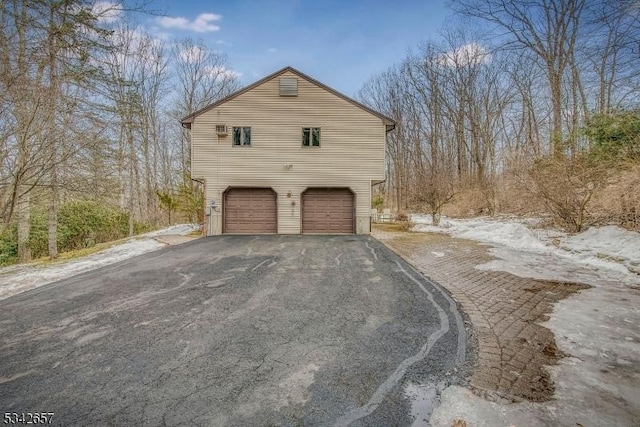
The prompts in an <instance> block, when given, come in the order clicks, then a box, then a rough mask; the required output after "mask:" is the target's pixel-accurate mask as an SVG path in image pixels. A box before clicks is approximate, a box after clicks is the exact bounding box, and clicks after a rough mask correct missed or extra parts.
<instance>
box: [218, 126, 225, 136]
mask: <svg viewBox="0 0 640 427" xmlns="http://www.w3.org/2000/svg"><path fill="white" fill-rule="evenodd" d="M216 133H217V134H218V135H227V125H216Z"/></svg>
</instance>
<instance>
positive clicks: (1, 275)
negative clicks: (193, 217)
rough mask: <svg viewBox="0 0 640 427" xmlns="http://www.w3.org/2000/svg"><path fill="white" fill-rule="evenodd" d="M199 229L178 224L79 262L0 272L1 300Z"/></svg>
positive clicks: (146, 249) (137, 253) (80, 259)
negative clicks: (161, 238) (168, 237)
mask: <svg viewBox="0 0 640 427" xmlns="http://www.w3.org/2000/svg"><path fill="white" fill-rule="evenodd" d="M197 229H198V226H197V225H194V224H179V225H174V226H172V227H168V228H165V229H162V230H156V231H152V232H150V233H146V234H141V235H139V236H136V237H135V238H131V239H129V240H128V241H126V242H125V243H122V244H119V245H116V246H113V247H111V248H108V249H105V250H103V251H100V252H96V253H94V254H91V255H88V256H86V257H82V258H78V259H73V260H69V261H63V262H60V263H54V264H25V265H15V266H10V267H5V268H0V300H2V299H5V298H9V297H10V296H12V295H16V294H19V293H21V292H25V291H28V290H30V289H35V288H38V287H40V286H42V285H46V284H48V283H52V282H57V281H58V280H62V279H65V278H67V277H71V276H74V275H76V274H80V273H84V272H86V271H89V270H94V269H96V268H99V267H103V266H105V265H109V264H113V263H116V262H118V261H122V260H125V259H128V258H131V257H134V256H137V255H142V254H144V253H147V252H151V251H155V250H157V249H160V248H162V247H164V246H166V245H165V244H163V243H161V242H158V241H157V240H155V239H154V237H157V236H165V235H182V236H184V235H188V234H190V233H191V232H193V231H194V230H197Z"/></svg>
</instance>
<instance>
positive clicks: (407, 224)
mask: <svg viewBox="0 0 640 427" xmlns="http://www.w3.org/2000/svg"><path fill="white" fill-rule="evenodd" d="M415 225H416V223H415V222H413V221H408V220H407V221H398V228H399V229H400V231H411V229H412V228H413V227H414V226H415Z"/></svg>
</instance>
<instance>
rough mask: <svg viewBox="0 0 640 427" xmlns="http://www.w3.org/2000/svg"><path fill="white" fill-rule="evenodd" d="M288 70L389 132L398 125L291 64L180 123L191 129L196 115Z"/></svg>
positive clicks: (198, 111) (190, 115)
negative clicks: (376, 120) (361, 113)
mask: <svg viewBox="0 0 640 427" xmlns="http://www.w3.org/2000/svg"><path fill="white" fill-rule="evenodd" d="M287 71H289V72H292V73H293V74H296V75H297V76H298V77H301V78H303V79H305V80H307V81H309V82H311V83H313V84H315V85H316V86H319V87H321V88H322V89H324V90H326V91H327V92H329V93H332V94H334V95H335V96H337V97H339V98H342V99H344V100H345V101H347V102H349V103H351V104H353V105H354V106H356V107H358V108H361V109H363V110H364V111H366V112H368V113H370V114H373V115H374V116H376V117H378V118H380V119H381V120H382V123H384V124H385V125H386V127H387V132H389V131H392V130H393V129H394V128H395V127H396V122H395V121H394V120H393V119H391V118H389V117H387V116H385V115H384V114H381V113H378V112H377V111H375V110H373V109H371V108H369V107H367V106H366V105H364V104H361V103H360V102H358V101H356V100H354V99H352V98H349V97H348V96H346V95H343V94H342V93H340V92H338V91H337V90H335V89H332V88H330V87H329V86H327V85H325V84H323V83H320V82H319V81H318V80H316V79H314V78H312V77H309V76H308V75H306V74H304V73H302V72H300V71H298V70H296V69H295V68H293V67H289V66H287V67H284V68H283V69H281V70H278V71H276V72H275V73H273V74H269V75H268V76H267V77H265V78H263V79H260V80H258V81H257V82H255V83H252V84H250V85H248V86H245V87H243V88H242V89H240V90H238V91H236V92H234V93H232V94H231V95H228V96H225V97H224V98H222V99H220V100H218V101H216V102H214V103H213V104H209V105H207V106H206V107H204V108H201V109H199V110H197V111H194V112H193V113H191V114H189V115H188V116H186V117H184V118H183V119H182V120H180V123H182V126H184V127H186V128H189V129H191V123H193V121H194V119H195V118H196V117H198V116H199V115H201V114H203V113H205V112H207V111H209V110H211V109H212V108H215V107H218V106H220V105H222V104H224V103H225V102H227V101H230V100H232V99H233V98H235V97H237V96H240V95H242V94H243V93H245V92H248V91H250V90H251V89H253V88H255V87H257V86H260V85H261V84H263V83H266V82H268V81H269V80H271V79H273V78H276V77H278V76H279V75H281V74H284V73H286V72H287Z"/></svg>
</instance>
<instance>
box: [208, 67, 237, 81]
mask: <svg viewBox="0 0 640 427" xmlns="http://www.w3.org/2000/svg"><path fill="white" fill-rule="evenodd" d="M205 70H206V71H207V73H208V74H209V75H210V76H211V77H213V78H214V79H217V78H240V77H241V76H242V73H240V72H238V71H234V70H232V69H230V68H227V67H222V66H218V65H216V66H210V67H206V68H205Z"/></svg>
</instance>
